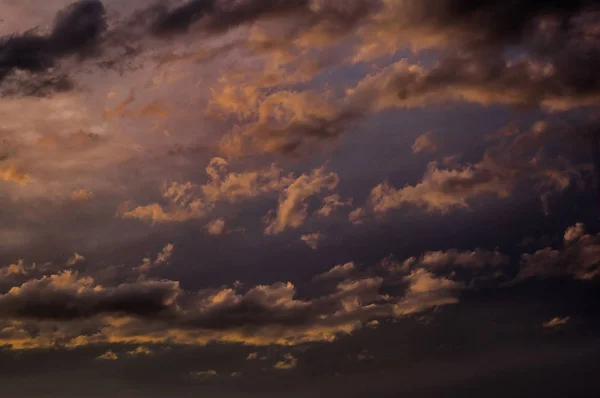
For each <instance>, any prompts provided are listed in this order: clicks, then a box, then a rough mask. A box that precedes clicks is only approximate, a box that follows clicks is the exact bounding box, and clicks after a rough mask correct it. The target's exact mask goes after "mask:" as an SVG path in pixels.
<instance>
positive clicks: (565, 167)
mask: <svg viewBox="0 0 600 398" xmlns="http://www.w3.org/2000/svg"><path fill="white" fill-rule="evenodd" d="M568 130H569V129H567V130H565V129H562V128H558V127H554V128H553V127H551V126H549V125H548V123H545V122H536V123H534V124H532V126H531V127H530V129H528V130H526V131H521V132H519V133H518V134H517V135H515V136H513V137H510V141H509V142H508V143H507V144H502V145H497V146H491V147H489V148H488V149H487V150H486V151H485V153H484V155H483V158H482V159H481V160H480V161H479V162H477V163H474V164H465V165H453V166H452V167H448V168H441V167H440V166H439V165H438V164H437V163H436V162H431V163H429V165H428V167H427V171H426V172H425V174H424V176H423V178H422V179H421V181H420V182H418V183H417V184H415V185H406V186H404V187H403V188H400V189H398V188H395V187H393V186H391V185H390V184H389V183H387V182H384V183H382V184H379V185H377V186H376V187H374V188H373V189H372V190H371V194H370V197H369V205H370V209H371V210H372V211H373V212H375V213H379V214H382V213H386V212H388V211H389V210H391V209H396V208H399V207H401V206H403V205H408V204H410V205H416V206H419V207H422V208H424V209H425V210H426V211H428V212H440V213H447V212H449V211H450V210H452V209H455V208H469V207H470V206H471V204H472V202H473V201H474V200H475V199H477V198H485V197H497V198H500V199H505V198H508V197H509V196H510V195H511V194H512V193H513V191H514V189H515V187H516V186H517V184H518V183H520V182H522V181H532V182H533V186H534V189H535V190H536V191H537V192H538V193H539V194H540V199H541V200H542V204H543V205H544V210H545V211H546V213H547V207H546V206H545V205H546V202H545V199H546V198H547V196H548V195H550V194H551V193H554V192H562V191H564V190H565V189H567V188H568V187H569V186H571V184H572V182H573V181H578V180H580V178H581V170H582V169H584V168H585V165H579V166H573V165H571V164H570V163H569V162H567V161H565V160H564V159H562V158H559V159H557V160H555V159H552V158H551V157H550V156H548V157H546V156H544V143H545V142H546V140H548V139H560V137H563V136H564V134H566V131H568ZM571 131H572V130H571Z"/></svg>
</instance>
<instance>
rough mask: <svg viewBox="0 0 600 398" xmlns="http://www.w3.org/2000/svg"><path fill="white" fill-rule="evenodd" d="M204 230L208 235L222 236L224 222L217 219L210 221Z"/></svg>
mask: <svg viewBox="0 0 600 398" xmlns="http://www.w3.org/2000/svg"><path fill="white" fill-rule="evenodd" d="M206 230H207V232H208V233H209V234H210V235H222V234H223V233H224V232H225V220H224V219H222V218H219V219H216V220H214V221H211V222H210V223H208V224H207V225H206Z"/></svg>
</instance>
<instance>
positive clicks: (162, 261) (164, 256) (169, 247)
mask: <svg viewBox="0 0 600 398" xmlns="http://www.w3.org/2000/svg"><path fill="white" fill-rule="evenodd" d="M174 249H175V245H173V244H172V243H167V244H166V245H165V247H163V248H162V250H161V251H160V253H158V254H157V255H156V259H155V260H154V261H152V259H151V258H150V257H145V258H144V259H143V260H142V265H140V266H139V267H137V268H136V270H138V271H139V272H141V273H147V272H149V271H151V270H152V269H153V268H158V267H162V266H163V265H166V264H168V263H169V259H170V258H171V256H172V255H173V250H174Z"/></svg>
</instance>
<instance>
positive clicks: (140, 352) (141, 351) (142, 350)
mask: <svg viewBox="0 0 600 398" xmlns="http://www.w3.org/2000/svg"><path fill="white" fill-rule="evenodd" d="M127 355H130V356H134V357H136V356H148V355H152V350H151V349H150V348H148V347H146V346H139V347H137V348H136V349H135V350H132V351H127Z"/></svg>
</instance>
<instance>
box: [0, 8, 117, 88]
mask: <svg viewBox="0 0 600 398" xmlns="http://www.w3.org/2000/svg"><path fill="white" fill-rule="evenodd" d="M106 29H107V23H106V21H105V9H104V6H103V5H102V3H101V2H100V1H96V0H85V1H79V2H75V3H72V4H71V5H69V6H67V7H66V8H65V9H64V10H62V11H60V12H58V13H57V15H56V18H55V22H54V26H53V27H52V30H51V31H50V33H49V34H47V35H38V34H36V33H35V32H32V31H30V32H27V33H25V34H23V35H13V36H9V37H5V38H3V39H2V41H1V42H0V86H3V85H4V83H5V80H8V83H9V85H10V84H15V83H16V82H18V80H15V75H14V74H13V73H15V72H17V73H19V72H28V73H30V76H32V77H34V78H35V79H36V80H35V83H36V84H31V80H30V81H29V85H27V84H17V85H16V86H15V87H14V92H12V93H11V94H21V95H39V94H40V93H46V92H47V91H48V89H49V88H52V89H54V90H58V91H62V90H64V88H66V87H68V85H69V84H68V83H66V81H65V80H64V79H66V78H65V77H62V76H60V77H59V78H58V79H57V80H54V78H52V77H50V76H47V75H46V76H42V78H41V79H39V80H37V76H36V75H37V74H44V73H45V72H46V71H48V70H49V69H51V68H52V67H54V66H55V65H56V63H57V62H58V61H59V60H60V59H62V58H66V57H69V56H73V55H76V56H77V57H79V58H80V59H81V58H85V57H88V56H90V55H93V54H94V52H95V51H97V49H98V45H99V43H100V38H101V35H102V33H104V32H105V31H106ZM11 79H12V81H11ZM22 82H23V83H25V80H22ZM65 84H66V86H65ZM2 91H3V94H7V92H6V91H5V89H4V87H2Z"/></svg>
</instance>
